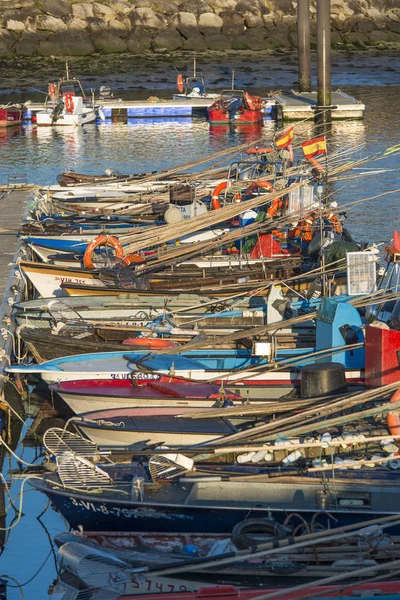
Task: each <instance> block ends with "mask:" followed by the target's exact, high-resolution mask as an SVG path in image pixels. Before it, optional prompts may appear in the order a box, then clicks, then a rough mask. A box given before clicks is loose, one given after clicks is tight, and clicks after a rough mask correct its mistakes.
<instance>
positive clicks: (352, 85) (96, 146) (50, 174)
mask: <svg viewBox="0 0 400 600" xmlns="http://www.w3.org/2000/svg"><path fill="white" fill-rule="evenodd" d="M260 56H261V55H258V54H251V53H243V55H240V56H239V57H236V58H234V59H232V61H231V63H228V61H226V63H223V62H222V59H219V60H218V61H217V60H214V61H210V64H209V66H207V68H206V65H205V64H204V63H205V60H204V61H203V65H202V66H203V70H204V71H206V73H207V74H208V81H209V87H210V88H214V89H217V88H221V87H226V86H227V85H228V84H229V80H230V76H231V75H230V73H231V69H232V68H234V69H235V77H236V83H237V86H238V87H241V86H251V87H252V88H253V89H255V90H257V91H259V92H262V93H265V92H267V91H269V90H271V89H275V90H277V89H290V88H291V87H294V86H295V82H296V63H295V61H294V60H289V59H288V58H287V57H286V58H278V57H269V58H265V57H263V60H262V61H260ZM188 63H189V61H188ZM189 64H190V63H189ZM332 73H333V75H332V82H333V87H334V88H337V87H340V88H341V89H342V90H343V91H345V92H347V93H348V94H351V95H353V96H355V97H356V98H357V99H359V100H361V101H362V102H363V103H364V104H365V105H366V112H365V118H364V120H362V121H340V122H334V123H333V125H332V132H331V142H330V145H329V149H328V150H329V152H330V153H333V152H338V151H339V150H340V149H342V150H348V149H351V150H352V154H351V155H349V158H354V157H355V156H357V157H361V156H373V155H375V154H376V153H378V152H382V151H383V150H384V149H385V148H387V147H390V146H393V145H394V144H400V127H399V119H400V118H399V113H400V103H399V95H400V64H399V60H398V57H397V56H392V57H379V56H368V55H364V56H344V55H341V56H337V57H334V59H333V70H332ZM161 75H163V76H161ZM174 78H175V72H174V70H173V68H172V67H171V66H170V65H167V66H162V65H160V66H157V67H154V68H153V70H151V69H150V70H149V69H148V68H147V69H146V68H144V67H143V69H142V70H140V69H138V70H137V71H136V72H135V74H125V75H113V76H110V77H109V78H108V80H107V81H104V79H103V81H102V83H111V85H112V86H113V87H114V90H115V92H117V89H118V88H119V89H120V90H122V95H123V96H124V97H125V98H127V99H128V98H129V97H138V96H139V95H140V96H141V97H147V96H148V95H149V94H150V93H151V94H155V93H156V94H157V95H158V96H159V97H164V98H167V97H170V96H171V93H172V91H173V90H172V89H166V88H168V87H170V84H169V83H168V82H172V81H173V80H174ZM161 80H162V81H161ZM82 81H83V82H84V83H85V76H83V77H82ZM42 83H43V82H40V83H39V84H38V86H37V87H42V88H43V89H44V86H43V85H42ZM86 83H87V84H89V86H88V87H91V86H92V87H93V86H94V85H96V86H97V87H98V85H99V83H100V81H99V80H98V79H96V80H94V81H93V80H90V82H89V78H88V77H86ZM20 87H21V88H22V87H23V86H22V84H21V86H20ZM25 88H26V86H25ZM1 92H3V94H5V95H4V96H3V99H4V100H21V99H26V98H27V97H28V98H33V97H34V96H33V93H28V92H25V95H24V98H22V93H21V92H20V93H18V94H11V93H10V92H9V91H7V90H4V89H2V90H1ZM139 92H140V94H139ZM274 127H275V125H274V123H273V122H272V121H266V122H265V124H264V127H263V129H262V131H261V132H260V130H259V128H251V127H250V128H242V129H240V128H237V129H234V128H210V126H209V124H208V123H207V122H206V121H205V120H203V119H201V118H200V119H195V120H192V119H158V120H133V119H132V120H130V121H129V122H128V123H111V122H107V123H100V124H96V125H88V126H86V127H84V128H79V129H78V128H77V129H74V130H71V129H69V130H68V131H67V130H62V129H61V128H60V129H54V130H52V129H50V128H43V129H36V128H35V127H33V126H32V125H30V124H27V125H26V126H25V125H24V126H23V127H22V128H21V129H17V130H0V183H5V182H7V177H8V175H9V174H13V173H15V172H17V171H25V172H26V173H27V175H28V179H29V181H30V182H34V183H37V184H42V185H48V184H52V183H55V177H56V175H57V174H58V173H60V172H61V171H63V170H64V169H67V168H73V169H75V170H77V171H81V172H87V173H90V172H102V171H104V169H106V168H107V167H110V166H111V167H113V168H115V169H118V170H119V171H121V172H124V173H134V172H143V171H152V170H155V169H165V168H168V167H172V166H175V165H177V164H178V163H181V162H187V161H189V160H194V159H196V158H199V159H200V158H202V157H206V156H209V155H211V154H212V153H214V152H218V151H220V150H222V149H224V148H226V147H227V146H234V145H237V144H240V143H242V142H247V141H251V140H253V139H257V138H258V137H259V135H260V133H262V134H263V135H265V136H267V137H269V139H270V138H271V137H272V134H273V131H274ZM313 135H315V130H314V125H313V124H312V123H299V124H296V126H295V142H296V138H297V139H298V141H301V140H303V139H304V138H305V137H307V136H310V137H312V136H313ZM365 167H366V168H364V167H363V169H362V170H361V171H353V172H352V174H353V175H354V174H359V173H360V172H361V173H365V172H367V171H368V170H371V169H373V170H378V169H385V172H383V173H378V174H374V175H369V176H367V175H365V176H363V177H360V178H358V179H353V180H351V181H350V180H343V181H341V182H336V183H335V184H334V185H333V189H334V190H335V191H336V195H335V198H336V200H337V201H338V202H339V203H340V204H341V205H345V204H347V203H349V202H354V201H355V200H360V199H363V198H369V197H371V196H376V195H379V194H382V193H384V192H388V191H392V190H397V189H398V188H400V178H399V171H398V170H397V169H400V159H399V156H396V155H389V156H388V157H387V158H385V159H384V160H381V161H378V162H375V163H371V164H368V165H365ZM399 224H400V192H396V193H393V194H390V195H387V196H382V197H380V198H376V199H373V200H369V201H368V202H363V203H359V204H358V205H356V206H354V207H353V208H351V209H349V210H348V223H347V225H348V227H349V229H350V230H351V231H352V233H353V234H354V235H355V237H356V238H357V239H363V240H368V241H374V242H377V243H380V242H384V241H386V240H388V239H390V237H391V235H392V232H393V229H394V228H396V227H399ZM4 225H6V224H4ZM24 431H25V430H24ZM22 437H23V436H22ZM35 452H36V451H35V450H34V449H32V448H29V447H28V448H23V446H21V445H20V446H19V448H18V449H17V454H19V455H21V454H23V458H24V459H25V460H26V461H28V462H30V461H32V460H33V459H34V457H35ZM11 462H12V464H13V466H14V468H15V466H16V463H15V460H14V459H13V460H12V461H11ZM8 466H9V465H8V463H7V461H6V463H5V469H4V473H5V474H6V477H7V470H8ZM20 485H21V480H20V479H18V480H15V481H14V482H13V483H12V486H11V495H12V497H13V498H15V497H16V496H17V495H18V493H19V489H20ZM28 490H30V488H29V485H26V486H25V494H24V498H23V509H22V510H23V516H22V517H21V519H20V522H19V523H18V524H17V525H16V527H14V528H13V529H12V530H11V531H10V533H9V534H8V535H7V542H6V545H5V549H4V551H3V553H2V555H1V559H0V561H1V567H0V575H1V573H5V574H7V575H9V576H11V577H14V578H15V579H16V580H17V581H18V582H19V583H20V584H25V585H24V586H23V592H24V595H25V598H27V599H29V600H43V599H44V598H46V597H47V589H48V586H49V585H50V584H51V582H52V580H53V579H54V578H55V576H56V571H55V563H54V557H53V554H52V551H51V546H50V544H49V536H50V537H52V536H53V535H54V534H55V533H57V532H59V531H63V530H65V524H64V521H63V519H62V518H61V517H60V515H59V514H57V513H55V512H54V511H53V510H52V509H51V508H49V509H48V510H47V511H46V513H45V514H44V516H43V517H42V522H43V524H44V525H45V528H44V527H43V525H42V524H41V523H40V522H39V521H38V520H37V519H36V517H37V516H38V515H39V514H40V513H41V512H42V511H43V510H44V508H45V507H46V503H47V500H46V498H44V497H43V496H42V495H41V494H39V493H38V492H36V491H28ZM7 505H8V501H7V499H6V506H7ZM13 515H14V511H13V509H12V508H9V510H8V513H7V525H8V526H9V525H10V523H11V520H12V517H13ZM46 559H47V560H46ZM43 563H44V566H43V567H42V568H40V567H41V565H42V564H43ZM38 570H39V572H38V574H37V575H36V576H35V577H33V576H34V575H35V573H36V572H37V571H38ZM32 577H33V579H32V580H31V581H29V580H30V579H31V578H32ZM10 585H15V583H13V582H10ZM17 598H21V594H20V591H19V589H18V587H14V588H11V587H10V588H9V595H8V599H9V600H16V599H17Z"/></svg>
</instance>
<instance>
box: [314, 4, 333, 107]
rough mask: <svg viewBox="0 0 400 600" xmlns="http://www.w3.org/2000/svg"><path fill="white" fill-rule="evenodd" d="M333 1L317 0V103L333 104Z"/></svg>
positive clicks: (319, 104) (321, 104)
mask: <svg viewBox="0 0 400 600" xmlns="http://www.w3.org/2000/svg"><path fill="white" fill-rule="evenodd" d="M330 16H331V1H330V0H317V82H318V91H317V104H318V106H331V22H330Z"/></svg>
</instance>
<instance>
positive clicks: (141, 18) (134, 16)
mask: <svg viewBox="0 0 400 600" xmlns="http://www.w3.org/2000/svg"><path fill="white" fill-rule="evenodd" d="M129 18H130V20H131V23H132V27H144V28H145V29H158V30H163V29H167V28H168V26H169V25H170V24H172V22H171V20H170V19H169V17H167V16H166V15H160V14H157V13H155V12H154V10H153V9H152V8H149V7H145V6H144V7H142V8H140V7H139V8H135V9H134V10H133V11H132V12H130V13H129Z"/></svg>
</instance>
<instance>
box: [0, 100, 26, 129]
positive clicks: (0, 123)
mask: <svg viewBox="0 0 400 600" xmlns="http://www.w3.org/2000/svg"><path fill="white" fill-rule="evenodd" d="M23 115H24V113H23V107H21V106H15V105H12V104H2V105H0V127H11V126H13V125H20V124H21V123H22V119H23Z"/></svg>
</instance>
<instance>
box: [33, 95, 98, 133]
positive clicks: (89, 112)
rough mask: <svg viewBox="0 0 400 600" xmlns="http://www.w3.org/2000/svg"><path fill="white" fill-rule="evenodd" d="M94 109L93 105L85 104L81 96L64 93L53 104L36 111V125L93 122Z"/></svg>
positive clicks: (72, 124) (74, 125)
mask: <svg viewBox="0 0 400 600" xmlns="http://www.w3.org/2000/svg"><path fill="white" fill-rule="evenodd" d="M95 120H96V111H95V109H94V107H90V106H85V105H84V104H83V98H82V96H73V95H72V94H65V95H64V96H63V97H62V99H60V100H59V102H58V103H57V104H56V105H55V106H51V107H47V108H45V109H44V110H40V111H38V112H37V113H36V125H37V126H38V127H44V126H47V127H49V126H53V127H54V126H73V127H77V126H80V125H86V124H87V123H94V121H95Z"/></svg>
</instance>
